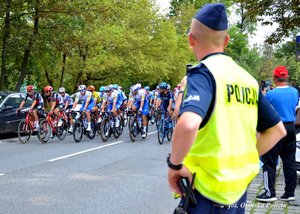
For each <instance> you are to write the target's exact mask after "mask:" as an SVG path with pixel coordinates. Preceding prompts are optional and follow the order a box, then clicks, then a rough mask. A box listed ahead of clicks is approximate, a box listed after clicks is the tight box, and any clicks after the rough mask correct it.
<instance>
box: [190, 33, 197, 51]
mask: <svg viewBox="0 0 300 214" xmlns="http://www.w3.org/2000/svg"><path fill="white" fill-rule="evenodd" d="M195 42H196V38H195V37H194V36H193V35H192V34H191V33H189V44H190V48H193V47H194V46H195Z"/></svg>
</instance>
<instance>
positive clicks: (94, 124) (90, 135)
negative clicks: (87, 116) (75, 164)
mask: <svg viewBox="0 0 300 214" xmlns="http://www.w3.org/2000/svg"><path fill="white" fill-rule="evenodd" d="M91 128H92V130H91V131H89V132H87V133H86V135H87V136H88V138H90V139H93V138H94V137H95V135H96V131H97V123H95V121H94V120H92V121H91Z"/></svg>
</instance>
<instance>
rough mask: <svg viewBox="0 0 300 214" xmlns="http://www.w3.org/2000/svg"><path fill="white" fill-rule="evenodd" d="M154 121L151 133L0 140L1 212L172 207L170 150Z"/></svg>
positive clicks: (114, 213)
mask: <svg viewBox="0 0 300 214" xmlns="http://www.w3.org/2000/svg"><path fill="white" fill-rule="evenodd" d="M170 149H171V143H165V144H163V145H159V144H158V141H157V133H156V132H155V128H154V127H153V126H152V127H150V128H149V135H148V137H147V139H145V140H142V139H141V138H139V139H138V140H137V141H136V142H135V143H131V142H130V140H129V135H128V130H127V128H125V130H124V133H123V134H122V136H120V138H119V139H114V138H111V139H109V141H108V142H107V143H103V142H102V141H101V138H100V136H99V135H98V134H97V135H96V137H95V139H93V140H89V139H88V138H87V137H85V136H84V137H83V140H82V141H81V142H80V143H75V142H74V140H73V138H72V136H70V135H68V136H67V137H66V139H65V140H64V141H61V142H60V141H59V140H58V139H57V138H54V139H52V140H50V141H49V142H48V143H47V144H41V143H40V142H39V141H38V139H37V138H36V137H34V138H31V139H30V141H29V142H28V143H27V144H21V143H19V141H18V139H17V138H11V139H1V140H0V157H1V158H0V192H1V194H0V213H5V214H9V213H13V214H16V213H22V214H24V213H30V214H32V213H43V214H46V213H55V214H57V213H64V214H65V213H72V214H74V213H107V214H122V213H124V214H125V213H126V214H128V213H131V214H135V213H136V214H141V213H142V214H147V213H149V214H153V213H160V214H164V213H166V214H167V213H173V210H174V208H175V207H176V206H177V204H178V202H179V201H178V200H174V199H173V198H172V194H171V192H170V191H169V188H168V185H167V165H166V156H167V154H168V153H169V152H170Z"/></svg>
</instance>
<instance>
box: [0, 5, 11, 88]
mask: <svg viewBox="0 0 300 214" xmlns="http://www.w3.org/2000/svg"><path fill="white" fill-rule="evenodd" d="M10 6H11V0H6V13H5V24H4V29H3V42H2V56H1V58H2V65H1V81H0V90H3V89H6V88H7V86H6V85H5V80H6V48H7V39H8V37H9V32H10Z"/></svg>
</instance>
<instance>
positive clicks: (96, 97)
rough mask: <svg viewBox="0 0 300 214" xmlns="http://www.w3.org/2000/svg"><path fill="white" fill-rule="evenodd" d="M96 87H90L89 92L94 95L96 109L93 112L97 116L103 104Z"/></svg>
mask: <svg viewBox="0 0 300 214" xmlns="http://www.w3.org/2000/svg"><path fill="white" fill-rule="evenodd" d="M95 89H96V88H95V86H93V85H89V86H88V87H87V90H88V91H90V92H91V93H92V95H93V98H94V107H93V109H92V112H95V113H96V114H98V109H99V103H100V102H101V98H100V95H99V93H98V92H97V91H95Z"/></svg>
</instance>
